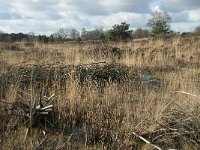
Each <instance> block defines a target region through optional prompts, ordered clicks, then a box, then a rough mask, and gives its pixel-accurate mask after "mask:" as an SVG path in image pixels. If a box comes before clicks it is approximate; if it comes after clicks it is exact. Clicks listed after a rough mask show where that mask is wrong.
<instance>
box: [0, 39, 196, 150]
mask: <svg viewBox="0 0 200 150" xmlns="http://www.w3.org/2000/svg"><path fill="white" fill-rule="evenodd" d="M5 44H8V43H5ZM19 44H21V45H20V47H23V49H24V51H12V50H8V49H4V46H3V45H0V46H1V49H2V51H1V52H0V59H1V62H2V63H1V68H0V122H1V124H0V136H1V137H0V142H1V149H183V150H188V149H199V148H200V141H199V139H200V137H199V135H200V130H199V129H200V119H199V118H200V116H199V114H200V112H199V97H200V93H199V84H198V83H199V81H200V76H199V74H200V70H199V67H200V62H199V60H200V59H199V55H197V54H198V50H199V47H200V39H199V38H192V37H191V38H187V39H186V38H174V39H167V40H166V39H156V40H154V39H149V40H148V41H145V42H142V41H137V42H136V41H132V42H131V41H130V42H124V43H123V42H120V43H115V45H114V43H109V42H107V43H95V42H94V43H93V42H90V43H84V42H82V43H81V42H79V43H66V44H38V43H34V45H29V44H28V45H23V44H22V43H18V45H19ZM10 49H11V47H10ZM101 51H102V52H101ZM52 95H55V96H54V99H53V100H52V101H51V102H49V103H48V105H47V104H46V105H45V103H46V101H47V99H48V98H49V97H51V96H52ZM48 112H50V114H49V116H48V115H46V114H47V113H48ZM30 114H31V115H30ZM27 117H28V118H27Z"/></svg>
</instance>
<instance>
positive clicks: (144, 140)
mask: <svg viewBox="0 0 200 150" xmlns="http://www.w3.org/2000/svg"><path fill="white" fill-rule="evenodd" d="M132 134H133V135H135V136H136V137H137V138H139V139H140V140H142V141H143V142H145V143H147V144H149V145H151V146H152V147H154V148H156V149H158V150H163V149H162V148H160V147H158V146H156V145H154V144H152V143H151V142H149V141H148V140H146V139H145V138H143V137H142V136H140V135H138V134H136V133H135V132H132Z"/></svg>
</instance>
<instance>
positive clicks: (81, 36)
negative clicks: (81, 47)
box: [0, 11, 200, 43]
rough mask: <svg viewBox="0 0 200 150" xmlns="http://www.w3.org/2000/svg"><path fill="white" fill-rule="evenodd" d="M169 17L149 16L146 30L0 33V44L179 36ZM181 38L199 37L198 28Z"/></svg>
mask: <svg viewBox="0 0 200 150" xmlns="http://www.w3.org/2000/svg"><path fill="white" fill-rule="evenodd" d="M171 20H172V19H171V17H170V16H169V14H168V13H167V12H158V11H155V12H153V13H152V14H151V18H150V19H149V20H148V22H147V27H149V28H148V29H142V28H139V29H136V30H134V31H133V30H130V24H127V23H126V22H122V23H121V24H115V25H113V26H112V28H111V29H109V30H103V28H96V29H94V30H90V31H89V30H86V29H85V28H82V29H81V31H79V30H77V29H74V28H60V29H59V30H58V31H57V32H56V33H53V34H51V35H50V36H46V35H34V33H28V34H23V33H17V34H16V33H11V34H8V33H3V32H0V42H21V41H26V42H41V43H49V42H51V43H53V42H65V41H82V40H83V41H88V40H103V41H128V40H131V39H141V38H149V37H163V36H176V35H180V34H179V33H176V32H174V31H172V30H171V28H170V23H171ZM181 35H182V36H187V35H200V26H197V27H196V28H195V30H194V32H192V33H186V32H183V33H182V34H181Z"/></svg>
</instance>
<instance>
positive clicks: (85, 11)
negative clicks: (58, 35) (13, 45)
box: [0, 0, 200, 35]
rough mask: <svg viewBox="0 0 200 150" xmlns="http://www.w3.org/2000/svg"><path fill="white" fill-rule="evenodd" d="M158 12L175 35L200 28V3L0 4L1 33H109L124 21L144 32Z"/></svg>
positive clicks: (94, 0) (73, 0)
mask: <svg viewBox="0 0 200 150" xmlns="http://www.w3.org/2000/svg"><path fill="white" fill-rule="evenodd" d="M155 10H159V11H167V12H168V13H169V14H170V16H171V17H172V24H171V27H172V29H173V30H175V31H180V32H183V31H192V30H194V28H195V27H196V26H198V25H200V15H199V14H200V0H0V30H2V31H4V32H8V33H11V32H14V33H18V32H23V33H28V32H34V33H36V34H47V35H49V34H51V33H54V32H56V31H57V30H58V29H59V28H61V27H64V28H65V27H68V28H72V27H73V28H76V29H81V28H82V27H85V28H87V29H94V28H98V27H103V28H104V29H108V28H110V27H112V25H114V24H119V23H121V22H122V21H125V22H127V23H129V24H130V25H131V28H132V29H135V28H145V27H146V23H147V20H148V19H149V18H150V14H151V12H152V11H155Z"/></svg>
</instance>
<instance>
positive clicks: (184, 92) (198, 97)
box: [175, 91, 200, 98]
mask: <svg viewBox="0 0 200 150" xmlns="http://www.w3.org/2000/svg"><path fill="white" fill-rule="evenodd" d="M175 93H182V94H186V95H190V96H194V97H198V98H199V97H200V96H198V95H195V94H191V93H188V92H184V91H175Z"/></svg>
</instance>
